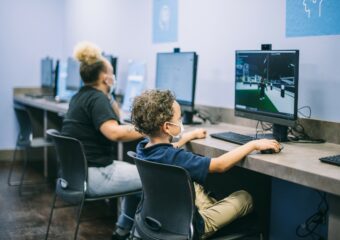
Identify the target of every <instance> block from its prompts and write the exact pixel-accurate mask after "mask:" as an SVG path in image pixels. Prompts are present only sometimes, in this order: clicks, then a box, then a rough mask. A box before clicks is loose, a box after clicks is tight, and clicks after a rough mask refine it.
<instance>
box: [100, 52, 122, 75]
mask: <svg viewBox="0 0 340 240" xmlns="http://www.w3.org/2000/svg"><path fill="white" fill-rule="evenodd" d="M103 57H104V58H106V59H107V60H108V61H109V62H110V63H111V65H112V67H113V74H114V75H116V77H117V64H118V58H117V57H115V56H113V55H111V54H106V53H103Z"/></svg>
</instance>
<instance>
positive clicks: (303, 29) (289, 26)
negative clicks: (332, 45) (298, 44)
mask: <svg viewBox="0 0 340 240" xmlns="http://www.w3.org/2000/svg"><path fill="white" fill-rule="evenodd" d="M338 34H340V0H286V36H287V37H300V36H320V35H338Z"/></svg>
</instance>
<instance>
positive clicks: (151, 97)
mask: <svg viewBox="0 0 340 240" xmlns="http://www.w3.org/2000/svg"><path fill="white" fill-rule="evenodd" d="M174 101H175V96H174V95H173V94H172V93H171V92H170V91H169V90H166V91H160V90H147V91H145V92H143V93H142V94H141V95H140V96H137V97H135V99H134V100H133V104H132V111H131V121H132V124H133V125H134V126H135V129H136V130H137V131H138V132H140V133H142V134H145V135H148V136H151V137H152V136H157V135H158V134H159V132H160V127H161V126H162V125H163V124H164V123H165V122H167V121H170V120H171V119H172V117H173V114H174V113H173V109H172V104H173V103H174Z"/></svg>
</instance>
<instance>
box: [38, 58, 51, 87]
mask: <svg viewBox="0 0 340 240" xmlns="http://www.w3.org/2000/svg"><path fill="white" fill-rule="evenodd" d="M46 63H48V64H49V65H50V70H51V72H50V82H49V84H45V81H44V79H43V67H44V64H46ZM40 68H41V69H40V85H41V88H43V89H53V87H54V86H53V85H54V79H53V59H52V58H50V57H46V58H42V59H41V62H40Z"/></svg>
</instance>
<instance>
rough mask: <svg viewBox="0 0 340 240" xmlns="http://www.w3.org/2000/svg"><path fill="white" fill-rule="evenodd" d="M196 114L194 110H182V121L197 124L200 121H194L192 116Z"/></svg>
mask: <svg viewBox="0 0 340 240" xmlns="http://www.w3.org/2000/svg"><path fill="white" fill-rule="evenodd" d="M195 114H196V111H195V110H193V111H187V110H185V111H183V113H182V123H183V124H184V125H197V124H201V122H194V120H193V118H194V115H195Z"/></svg>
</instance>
